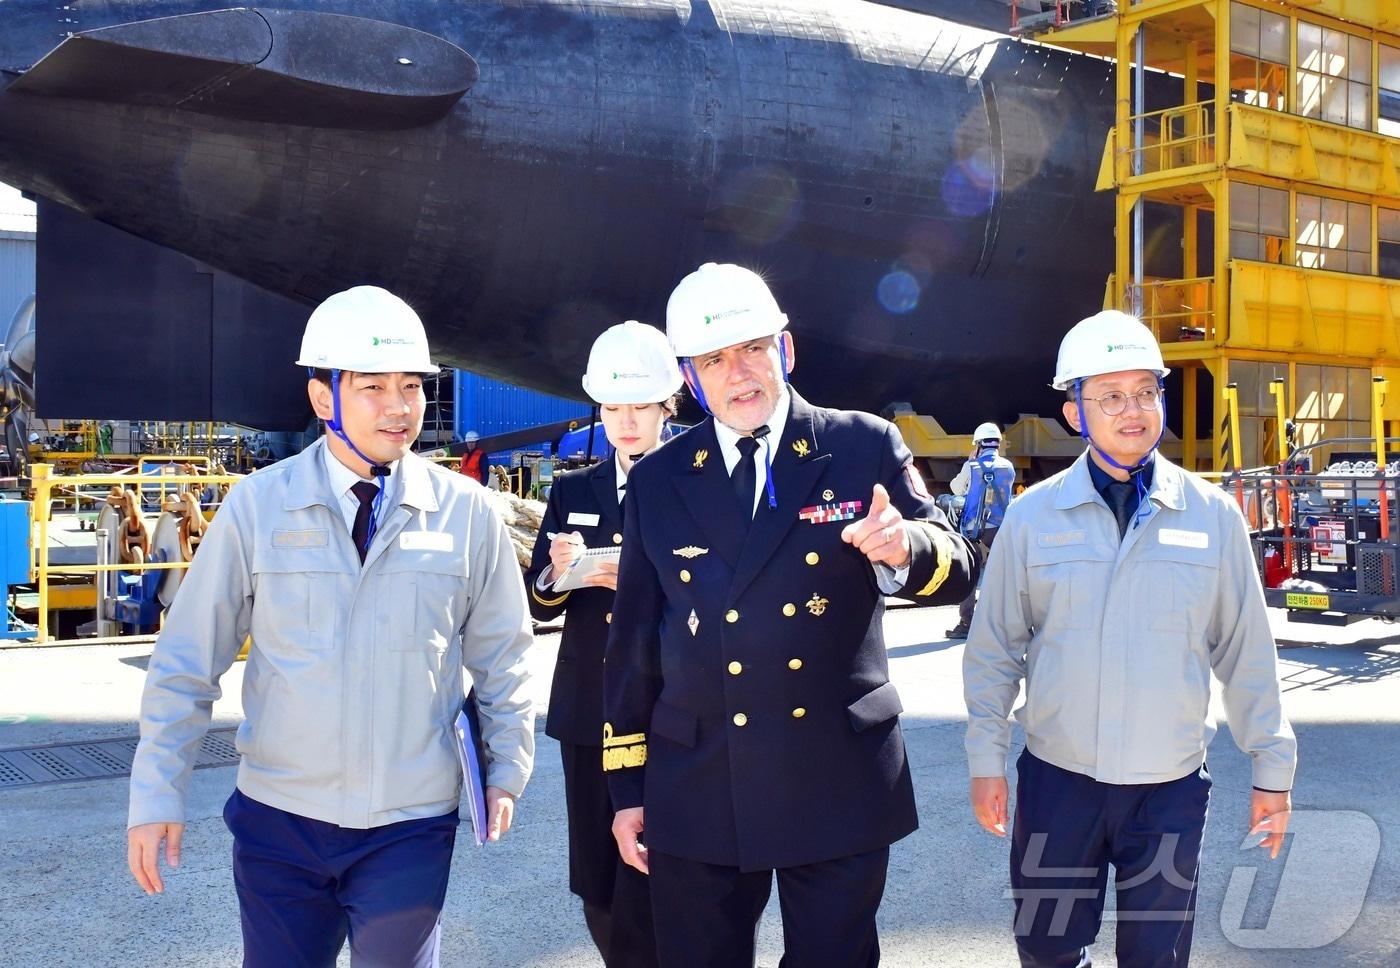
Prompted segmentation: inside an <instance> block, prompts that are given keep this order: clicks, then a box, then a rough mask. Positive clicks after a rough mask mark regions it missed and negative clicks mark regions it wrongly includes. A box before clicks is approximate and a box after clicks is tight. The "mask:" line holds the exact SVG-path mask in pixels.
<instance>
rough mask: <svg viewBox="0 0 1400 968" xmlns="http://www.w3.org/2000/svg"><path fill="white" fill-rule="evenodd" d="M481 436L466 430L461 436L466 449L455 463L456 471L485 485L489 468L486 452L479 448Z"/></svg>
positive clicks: (473, 431)
mask: <svg viewBox="0 0 1400 968" xmlns="http://www.w3.org/2000/svg"><path fill="white" fill-rule="evenodd" d="M480 441H481V434H479V433H477V432H476V431H475V430H468V431H467V432H466V433H465V434H463V435H462V443H464V444H466V445H467V449H466V450H464V451H462V459H461V460H459V461H458V462H457V470H458V471H459V472H460V473H462V474H465V475H467V476H468V477H470V478H471V479H472V480H474V481H476V482H477V483H479V484H487V483H488V481H487V475H488V474H489V473H490V471H491V468H490V467H489V466H488V465H487V463H486V452H485V451H483V450H482V449H481V447H480Z"/></svg>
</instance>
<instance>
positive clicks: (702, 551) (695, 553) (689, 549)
mask: <svg viewBox="0 0 1400 968" xmlns="http://www.w3.org/2000/svg"><path fill="white" fill-rule="evenodd" d="M709 553H710V549H709V548H697V547H695V545H686V546H685V547H684V548H672V549H671V554H673V555H680V556H681V557H682V558H699V557H700V556H701V555H708V554H709Z"/></svg>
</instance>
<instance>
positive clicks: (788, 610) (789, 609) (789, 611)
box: [783, 602, 797, 618]
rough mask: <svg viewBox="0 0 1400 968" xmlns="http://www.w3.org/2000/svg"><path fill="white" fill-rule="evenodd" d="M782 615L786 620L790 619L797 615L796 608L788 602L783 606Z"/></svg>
mask: <svg viewBox="0 0 1400 968" xmlns="http://www.w3.org/2000/svg"><path fill="white" fill-rule="evenodd" d="M783 614H784V615H786V616H787V617H788V618H792V617H793V616H794V615H796V614H797V606H796V605H794V604H792V602H788V603H787V604H786V605H784V606H783Z"/></svg>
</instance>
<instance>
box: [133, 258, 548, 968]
mask: <svg viewBox="0 0 1400 968" xmlns="http://www.w3.org/2000/svg"><path fill="white" fill-rule="evenodd" d="M298 365H301V366H306V367H308V368H309V370H310V372H311V378H310V380H309V382H308V384H307V390H308V393H309V395H310V398H311V403H312V406H313V408H314V409H315V411H316V414H317V416H318V417H320V418H321V419H322V420H324V421H325V422H326V426H327V433H326V435H325V437H324V438H323V439H322V440H320V441H317V442H316V443H315V444H313V445H312V446H311V447H309V448H308V449H307V450H306V451H304V452H303V453H301V454H299V455H297V456H295V457H291V458H289V459H287V460H284V461H281V462H280V463H278V464H275V465H273V466H272V467H269V468H266V469H265V470H262V471H259V472H258V473H256V474H254V475H252V476H251V477H249V478H248V479H247V480H245V481H243V482H241V483H239V484H238V485H237V486H235V487H234V488H233V489H232V490H231V491H230V492H229V495H228V498H227V500H226V501H225V502H224V505H223V507H222V509H221V510H220V511H219V513H218V515H217V516H216V517H215V518H214V521H213V524H212V526H211V527H210V530H209V533H208V535H207V536H206V537H205V539H204V541H203V543H202V544H201V546H200V550H199V555H198V557H197V558H196V559H195V561H194V563H193V565H192V567H191V568H190V570H189V573H188V574H187V576H186V577H185V580H184V582H183V584H182V585H181V588H180V593H179V595H178V597H177V599H176V601H175V604H174V605H173V606H172V608H171V610H170V614H169V616H168V617H167V620H166V623H165V627H164V629H163V631H162V632H161V635H160V639H159V640H158V641H157V643H156V647H155V652H154V654H153V655H152V657H151V664H150V671H149V673H148V675H147V680H146V689H145V694H144V696H143V697H142V703H141V743H140V746H139V747H138V748H137V751H136V758H135V762H134V764H133V767H132V776H131V805H130V817H129V823H130V830H129V834H128V839H129V862H130V866H131V871H132V874H133V876H134V877H135V878H136V880H137V882H138V883H139V884H140V885H141V887H142V888H144V889H145V890H146V891H147V892H148V893H151V892H160V891H162V890H163V889H164V885H163V883H162V880H161V876H160V872H159V865H158V856H159V853H160V845H161V842H162V840H163V841H164V842H165V844H166V861H167V863H168V864H170V865H171V866H175V865H176V864H177V863H178V859H179V850H180V839H181V835H182V832H183V829H184V827H183V825H184V822H185V791H186V787H187V785H188V782H189V776H190V770H191V768H192V767H193V765H194V759H195V755H196V753H197V751H198V749H199V740H200V737H201V736H202V735H203V733H204V731H205V729H206V728H207V726H208V724H209V715H210V706H211V704H212V702H213V700H214V699H215V698H217V697H218V695H219V678H220V676H222V675H223V673H224V672H225V671H226V670H227V669H228V667H229V665H230V664H231V663H232V662H233V660H234V657H235V656H236V655H237V654H238V651H239V649H240V648H241V647H242V646H243V643H244V642H245V641H246V640H248V639H249V637H250V636H251V641H252V645H251V648H250V651H249V654H248V665H247V670H246V672H245V674H244V679H243V707H244V712H245V714H246V717H247V718H246V719H245V721H244V723H243V724H242V726H241V727H240V728H239V730H238V739H237V743H238V749H239V752H240V753H241V754H242V757H243V758H242V763H241V765H240V767H239V771H238V784H237V789H236V790H235V791H234V793H233V796H232V797H231V798H230V799H229V802H228V805H227V806H226V807H225V809H224V819H225V821H226V822H227V823H228V826H229V829H230V830H231V831H232V832H233V836H234V847H233V864H234V882H235V885H236V887H237V890H238V899H239V909H240V912H241V916H242V922H243V939H244V964H245V965H251V966H269V968H274V966H275V968H282V966H288V965H298V966H300V965H305V966H322V965H325V966H329V965H333V964H334V963H335V961H336V956H337V952H338V951H339V950H340V948H341V946H342V944H343V943H344V941H345V939H346V937H347V935H348V937H349V939H350V946H351V950H352V952H353V954H354V960H355V964H356V965H357V966H361V965H363V966H376V965H394V966H407V965H412V966H426V965H436V964H437V948H438V931H439V916H440V913H441V910H442V904H443V899H444V896H445V893H446V889H447V876H448V870H449V866H450V861H451V857H452V847H453V842H454V837H455V834H456V828H457V801H458V791H459V788H460V783H461V780H460V771H459V768H458V766H457V753H456V750H455V746H454V744H455V739H454V733H453V728H452V723H453V719H454V718H455V716H456V713H457V711H458V709H460V708H461V706H462V701H463V692H464V689H463V685H464V677H463V668H464V667H465V668H466V669H467V670H468V671H469V672H470V675H471V679H472V680H473V681H474V683H475V686H476V695H477V698H478V701H479V706H480V715H481V721H482V727H483V728H482V732H483V739H484V742H485V746H486V748H487V754H488V757H489V761H490V766H489V771H488V776H487V783H488V788H487V791H486V799H487V809H488V823H489V827H490V830H491V839H496V838H498V837H499V836H500V835H501V834H504V833H505V832H506V830H507V829H509V827H510V821H511V815H512V810H513V802H514V799H515V798H516V797H518V796H519V795H520V793H521V791H522V790H523V789H524V787H525V783H526V780H527V779H528V778H529V775H530V770H531V766H532V763H533V759H534V734H533V715H534V714H533V710H532V707H531V703H530V701H529V700H528V699H527V698H526V680H527V674H526V671H525V668H524V664H523V657H524V654H525V650H526V649H527V648H528V647H529V645H530V642H531V632H530V620H529V613H528V611H527V607H526V601H525V592H524V586H523V584H522V582H521V578H520V570H519V567H518V565H517V563H516V559H515V553H514V550H513V548H512V546H511V542H510V540H509V537H508V536H507V533H506V530H505V527H504V525H503V524H502V523H501V521H500V520H499V518H498V517H497V515H496V514H495V513H494V512H493V511H492V510H491V508H490V506H489V505H488V503H487V500H486V497H485V492H484V490H483V489H482V488H481V486H480V485H479V484H477V483H476V482H475V481H470V480H468V479H467V478H465V477H463V476H462V475H460V474H456V473H453V472H452V471H450V470H448V469H446V468H440V467H437V466H435V465H433V464H430V463H429V462H427V461H425V460H423V459H422V458H420V457H418V456H417V455H415V454H413V453H412V452H411V451H410V450H409V447H410V446H411V445H412V443H413V441H414V440H415V439H416V438H417V436H418V432H419V430H420V429H421V427H422V422H423V407H424V395H423V386H422V374H424V373H429V372H436V368H435V367H433V365H432V364H431V363H430V362H429V358H428V346H427V339H426V336H425V334H424V331H423V324H422V323H421V321H420V320H419V319H418V316H417V315H416V314H415V313H414V312H413V310H412V309H411V308H409V306H408V305H407V304H406V303H404V302H403V301H402V300H400V299H398V298H397V297H396V296H393V295H392V294H390V293H388V292H386V291H384V290H383V289H377V288H374V287H370V286H361V287H357V288H355V289H350V290H348V291H346V292H342V293H338V294H336V295H334V296H331V297H330V298H329V299H327V300H326V301H325V302H323V303H322V304H321V305H320V306H319V307H318V308H317V309H316V311H315V312H314V313H312V315H311V318H310V320H309V321H308V322H307V326H306V332H305V335H304V336H303V339H302V352H301V359H300V360H299V364H298Z"/></svg>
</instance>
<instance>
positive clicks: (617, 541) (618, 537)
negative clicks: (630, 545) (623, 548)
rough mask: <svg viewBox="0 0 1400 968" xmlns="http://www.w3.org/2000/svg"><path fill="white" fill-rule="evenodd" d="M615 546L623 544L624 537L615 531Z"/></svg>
mask: <svg viewBox="0 0 1400 968" xmlns="http://www.w3.org/2000/svg"><path fill="white" fill-rule="evenodd" d="M613 544H622V535H620V534H618V533H617V532H615V531H614V532H613Z"/></svg>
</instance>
